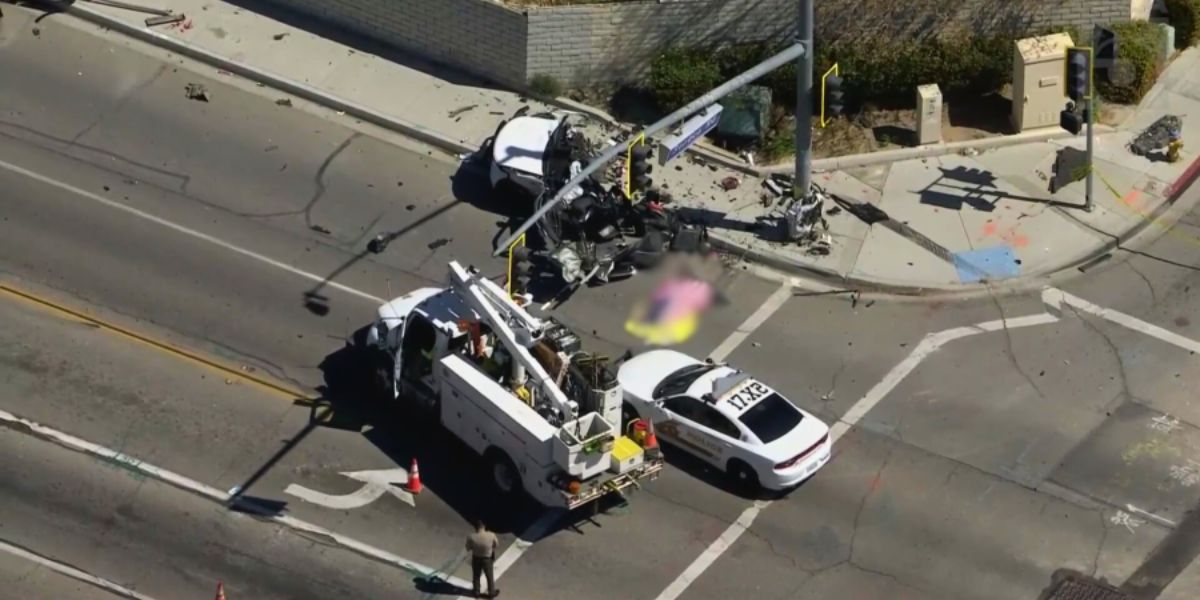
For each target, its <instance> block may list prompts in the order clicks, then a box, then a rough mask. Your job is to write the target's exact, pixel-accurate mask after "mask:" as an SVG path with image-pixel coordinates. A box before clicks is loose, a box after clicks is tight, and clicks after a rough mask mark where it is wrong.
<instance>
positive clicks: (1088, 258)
mask: <svg viewBox="0 0 1200 600" xmlns="http://www.w3.org/2000/svg"><path fill="white" fill-rule="evenodd" d="M1197 179H1200V157H1197V158H1196V159H1195V160H1194V161H1193V162H1192V164H1191V165H1190V166H1189V167H1188V168H1187V170H1185V171H1184V173H1183V174H1182V175H1181V176H1180V177H1179V178H1178V179H1176V180H1175V182H1174V183H1173V184H1171V185H1170V186H1169V187H1168V188H1167V191H1166V193H1165V194H1164V196H1163V200H1164V201H1163V202H1162V203H1161V204H1159V205H1158V206H1157V207H1156V208H1155V209H1154V210H1153V211H1152V212H1151V213H1150V214H1149V215H1147V216H1146V218H1144V219H1142V220H1140V221H1139V222H1138V224H1137V225H1134V226H1133V227H1130V228H1129V229H1127V230H1125V231H1124V232H1122V233H1120V234H1118V235H1115V236H1112V237H1113V238H1114V239H1111V240H1108V241H1105V242H1103V243H1101V244H1100V245H1099V246H1098V247H1097V248H1095V249H1093V250H1092V251H1090V252H1087V253H1085V254H1083V255H1081V256H1079V257H1077V258H1074V259H1072V260H1070V261H1068V262H1066V263H1064V264H1063V265H1061V266H1057V267H1052V268H1048V269H1045V270H1042V271H1038V272H1034V273H1029V274H1027V275H1022V276H1020V277H1014V278H1010V279H999V280H996V281H994V282H992V283H991V284H979V283H969V284H961V285H932V284H931V285H904V284H899V283H889V282H885V281H879V280H872V279H864V278H861V277H853V276H850V275H847V274H842V273H839V272H837V271H834V270H833V269H827V268H824V267H820V266H817V265H810V264H804V263H801V262H798V261H794V260H790V259H787V258H783V257H781V256H778V255H775V254H772V253H769V252H764V251H761V250H755V249H751V248H746V247H744V246H742V245H740V244H738V243H736V242H733V241H730V240H728V239H726V238H723V237H722V236H721V235H720V234H719V233H714V232H712V231H711V230H710V231H709V240H710V241H711V242H712V245H713V246H715V247H716V248H718V249H720V250H722V251H724V252H727V253H729V254H733V255H737V256H742V257H746V258H749V259H751V260H752V261H754V262H756V263H758V264H762V265H765V266H768V267H771V268H773V269H776V270H779V271H782V272H784V273H787V274H790V275H795V276H799V277H805V278H809V279H815V280H817V281H818V282H820V283H823V284H825V285H830V286H841V287H846V286H850V287H853V288H854V289H857V290H858V291H865V292H877V293H886V294H893V295H897V296H932V295H957V296H967V295H977V294H982V293H991V292H993V291H994V290H995V288H996V287H1003V288H1005V289H1010V290H1022V289H1024V288H1027V287H1029V284H1030V283H1031V282H1034V281H1037V280H1045V279H1048V278H1051V277H1054V276H1056V275H1060V274H1062V273H1065V272H1067V271H1070V270H1073V269H1080V268H1083V267H1085V266H1087V265H1089V264H1092V263H1097V262H1099V261H1100V260H1102V259H1103V258H1104V257H1106V256H1108V255H1110V254H1112V252H1114V251H1115V250H1118V249H1121V248H1123V247H1124V246H1125V244H1126V243H1128V242H1129V241H1130V240H1133V239H1134V238H1136V237H1139V236H1140V235H1141V234H1142V233H1144V232H1145V231H1146V230H1147V229H1149V228H1150V226H1151V225H1152V224H1155V223H1159V219H1160V218H1162V217H1163V216H1164V215H1166V214H1167V213H1169V212H1171V211H1172V210H1176V211H1177V212H1179V213H1180V214H1179V216H1178V217H1176V218H1173V219H1172V220H1171V222H1170V223H1167V224H1166V227H1164V232H1165V230H1166V229H1169V228H1170V226H1171V225H1174V223H1175V222H1177V221H1178V220H1179V218H1181V217H1182V216H1183V213H1185V212H1187V211H1188V210H1191V209H1192V208H1194V206H1195V205H1196V204H1198V203H1200V198H1197V201H1196V202H1193V203H1192V204H1191V205H1188V206H1184V205H1180V204H1176V202H1177V201H1178V200H1179V198H1180V197H1181V196H1182V195H1183V193H1184V192H1186V191H1187V190H1188V189H1190V188H1191V186H1192V184H1194V183H1195V182H1196V180H1197ZM1157 237H1158V236H1155V239H1157Z"/></svg>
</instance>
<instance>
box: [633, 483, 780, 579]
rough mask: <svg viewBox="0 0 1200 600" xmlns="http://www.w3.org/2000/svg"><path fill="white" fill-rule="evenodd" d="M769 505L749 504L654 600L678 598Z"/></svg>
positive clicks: (763, 501) (759, 501)
mask: <svg viewBox="0 0 1200 600" xmlns="http://www.w3.org/2000/svg"><path fill="white" fill-rule="evenodd" d="M770 504H771V502H770V501H768V500H755V501H754V504H751V505H750V506H749V507H748V508H747V509H746V510H744V511H742V514H741V516H739V517H738V518H737V520H736V521H734V522H733V524H731V525H730V526H729V527H728V528H726V529H725V531H724V532H722V533H721V536H720V537H718V538H717V539H716V540H715V541H713V543H712V544H710V545H709V546H708V548H705V549H704V552H703V553H702V554H700V556H698V557H696V560H694V561H692V564H690V565H688V568H687V569H685V570H684V571H683V573H680V574H679V577H676V578H675V581H672V582H671V585H669V586H667V589H665V590H663V591H662V593H661V594H659V595H658V596H657V597H656V598H655V600H675V598H678V597H679V595H680V594H682V593H683V591H684V590H686V589H687V588H688V586H689V585H692V582H693V581H695V580H696V578H697V577H700V575H701V574H703V573H704V572H705V571H706V570H708V568H709V567H711V566H712V564H713V563H714V562H716V561H717V559H718V558H720V557H721V555H722V554H724V553H725V551H726V550H728V549H729V547H730V546H732V545H733V543H734V542H736V541H737V540H738V538H740V537H742V534H743V533H746V530H747V529H750V525H752V524H753V523H754V519H755V518H757V517H758V513H759V512H761V511H762V509H764V508H766V507H767V506H769V505H770Z"/></svg>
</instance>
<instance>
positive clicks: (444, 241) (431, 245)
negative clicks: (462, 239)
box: [429, 238, 453, 250]
mask: <svg viewBox="0 0 1200 600" xmlns="http://www.w3.org/2000/svg"><path fill="white" fill-rule="evenodd" d="M452 241H453V240H451V239H450V238H438V239H436V240H433V241H432V242H429V249H430V250H437V249H438V248H441V247H442V246H445V245H446V244H449V243H450V242H452Z"/></svg>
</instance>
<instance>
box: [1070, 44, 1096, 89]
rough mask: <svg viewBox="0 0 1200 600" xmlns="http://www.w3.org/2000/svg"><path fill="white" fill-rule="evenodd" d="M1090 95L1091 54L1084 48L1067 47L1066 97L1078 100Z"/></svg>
mask: <svg viewBox="0 0 1200 600" xmlns="http://www.w3.org/2000/svg"><path fill="white" fill-rule="evenodd" d="M1091 95H1092V54H1091V52H1090V51H1089V50H1088V49H1086V48H1068V49H1067V97H1068V98H1070V99H1072V100H1075V101H1077V102H1078V101H1080V100H1084V99H1086V98H1089V97H1091Z"/></svg>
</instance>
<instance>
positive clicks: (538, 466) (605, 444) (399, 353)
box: [366, 261, 663, 509]
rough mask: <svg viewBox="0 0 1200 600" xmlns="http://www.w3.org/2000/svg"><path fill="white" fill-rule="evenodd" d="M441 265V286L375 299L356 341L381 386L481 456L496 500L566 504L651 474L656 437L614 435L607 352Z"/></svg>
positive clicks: (614, 392)
mask: <svg viewBox="0 0 1200 600" xmlns="http://www.w3.org/2000/svg"><path fill="white" fill-rule="evenodd" d="M449 267H450V269H449V271H450V272H449V278H448V285H447V287H445V288H433V287H429V288H421V289H418V290H415V291H412V292H409V293H408V294H406V295H404V296H401V297H399V298H396V299H394V300H392V301H390V302H387V303H386V304H384V305H383V306H381V307H379V310H378V315H377V318H376V320H375V322H374V323H373V325H372V326H371V327H370V328H369V330H368V331H367V339H366V342H367V345H368V346H369V347H370V348H372V349H374V350H376V351H377V352H376V355H377V356H378V357H380V358H381V359H382V362H381V363H380V365H379V368H378V369H377V371H376V375H377V378H378V382H377V383H378V384H379V385H381V386H382V387H383V391H384V393H385V394H386V395H387V396H390V397H391V398H393V399H403V400H404V401H406V402H411V403H413V404H415V405H416V407H417V408H418V409H421V410H424V411H428V414H430V415H433V416H436V418H437V420H438V421H439V422H440V424H441V425H442V426H443V427H445V429H446V430H448V431H449V432H450V433H451V434H453V435H454V436H455V437H457V438H459V439H460V440H462V441H463V442H464V443H465V444H466V445H467V446H469V447H470V448H471V449H472V450H474V451H475V452H477V453H479V454H480V455H482V456H483V458H484V460H485V461H486V462H487V463H488V466H489V472H490V473H491V476H492V479H493V483H494V484H495V486H496V488H497V489H498V490H499V491H500V492H501V493H502V494H503V495H506V496H513V495H517V494H519V493H520V492H522V491H524V492H525V493H527V494H528V495H529V496H530V497H532V498H533V499H534V500H536V501H538V502H540V503H541V504H543V505H545V506H548V507H555V508H566V509H575V508H578V507H580V506H583V505H585V504H587V503H589V502H591V501H593V500H596V499H598V498H600V497H602V496H605V495H608V494H610V493H620V492H621V491H622V490H626V489H627V488H630V487H637V486H639V485H640V483H641V482H643V481H646V480H650V479H654V478H657V477H658V475H659V473H660V472H661V471H662V469H663V458H662V454H661V451H660V450H659V449H658V448H657V445H656V444H647V446H648V447H643V445H640V444H639V442H636V441H634V440H633V438H632V437H629V436H626V435H624V432H622V431H621V426H622V422H621V419H622V414H621V409H622V402H623V394H622V390H621V387H620V385H619V383H618V380H617V377H616V375H615V374H614V373H613V371H612V370H611V369H610V368H609V367H608V361H607V358H605V357H602V356H599V355H596V354H592V353H588V352H585V351H584V350H583V348H582V342H581V340H580V338H579V337H578V336H577V335H575V334H574V333H573V332H572V331H571V330H570V329H569V328H567V327H566V326H565V325H563V324H561V323H559V322H558V321H556V320H554V319H553V318H547V319H545V320H543V319H539V318H537V317H534V316H533V315H532V314H530V313H529V312H528V311H526V309H525V308H524V305H523V304H521V303H519V302H518V301H517V300H515V299H514V297H513V296H511V295H510V294H509V292H508V291H507V290H505V289H504V288H502V287H501V286H500V285H499V284H497V283H496V282H494V281H492V280H490V279H488V278H487V277H485V276H483V275H481V274H480V273H479V272H478V271H477V270H476V269H474V268H464V267H463V266H462V265H460V264H459V263H458V262H457V261H452V262H450V265H449ZM518 298H519V297H518Z"/></svg>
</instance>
